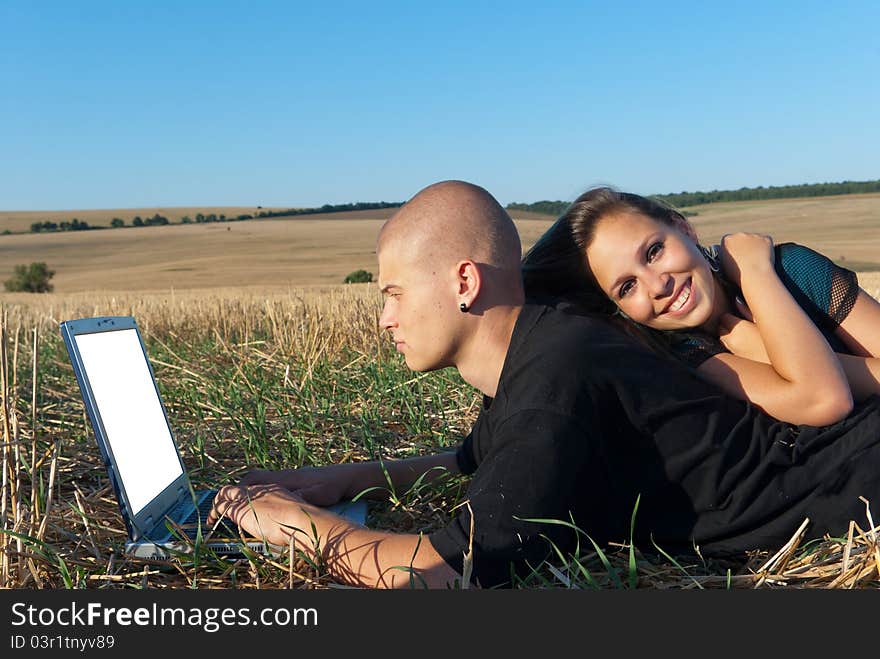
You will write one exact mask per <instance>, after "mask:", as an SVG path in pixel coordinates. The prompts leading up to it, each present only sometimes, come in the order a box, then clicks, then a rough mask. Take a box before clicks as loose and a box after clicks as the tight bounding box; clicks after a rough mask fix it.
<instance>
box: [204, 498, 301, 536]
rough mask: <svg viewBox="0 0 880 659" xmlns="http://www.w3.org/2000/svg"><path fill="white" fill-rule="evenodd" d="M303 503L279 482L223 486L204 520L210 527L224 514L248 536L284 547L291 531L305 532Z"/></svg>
mask: <svg viewBox="0 0 880 659" xmlns="http://www.w3.org/2000/svg"><path fill="white" fill-rule="evenodd" d="M304 505H305V506H307V505H308V504H306V502H305V501H304V500H303V499H302V497H300V496H298V495H297V494H296V493H294V492H291V491H290V490H286V489H285V488H283V487H281V486H280V485H251V486H241V485H227V486H225V487H222V488H220V490H219V491H218V492H217V495H216V496H215V497H214V507H213V508H212V509H211V512H210V513H209V514H208V520H207V523H208V525H209V526H213V525H214V523H215V522H217V520H219V519H220V517H221V516H226V517H227V518H229V519H230V520H232V521H233V522H235V523H236V524H237V525H238V526H239V527H240V528H241V529H242V530H243V531H245V532H247V533H248V534H250V535H251V536H253V537H255V538H259V539H260V540H265V541H266V542H268V543H269V544H273V545H280V546H286V545H287V543H288V540H289V538H290V535H291V534H292V533H293V532H294V531H295V530H297V529H299V530H302V531H303V532H308V528H309V523H308V517H307V516H306V515H305V513H304V512H303V506H304Z"/></svg>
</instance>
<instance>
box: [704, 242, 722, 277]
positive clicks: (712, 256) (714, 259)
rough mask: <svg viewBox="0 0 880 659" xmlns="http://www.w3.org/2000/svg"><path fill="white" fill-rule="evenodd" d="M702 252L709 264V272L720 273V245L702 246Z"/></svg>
mask: <svg viewBox="0 0 880 659" xmlns="http://www.w3.org/2000/svg"><path fill="white" fill-rule="evenodd" d="M700 251H701V252H702V253H703V257H704V258H705V259H706V261H708V262H709V270H711V271H712V272H718V271H719V270H720V269H721V265H720V264H719V263H718V245H712V246H711V247H704V246H703V245H700Z"/></svg>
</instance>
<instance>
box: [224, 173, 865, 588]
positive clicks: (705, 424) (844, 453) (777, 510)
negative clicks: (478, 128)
mask: <svg viewBox="0 0 880 659" xmlns="http://www.w3.org/2000/svg"><path fill="white" fill-rule="evenodd" d="M377 254H378V258H379V285H380V287H381V289H382V292H383V294H384V295H385V298H386V299H385V306H384V309H383V312H382V316H381V318H380V324H381V326H382V328H383V329H385V330H387V331H388V332H389V333H390V334H391V336H392V337H393V340H394V343H395V345H396V347H397V349H398V351H400V352H401V353H402V354H403V355H404V358H405V359H406V363H407V365H408V366H409V367H410V368H412V369H414V370H417V371H430V370H434V369H440V368H446V367H454V368H456V369H457V370H458V371H459V372H460V373H461V375H462V377H463V378H464V379H465V381H467V382H468V383H469V384H471V385H473V386H474V387H476V388H477V389H478V390H479V391H481V392H482V393H483V394H484V396H485V398H484V404H483V409H482V410H481V412H480V415H479V418H478V419H477V421H476V423H475V425H474V427H473V429H472V431H471V433H470V435H469V436H468V437H467V439H466V440H465V441H464V442H463V444H462V445H461V446H460V447H459V448H458V450H457V451H456V452H454V453H453V452H448V453H441V454H439V455H431V456H424V457H418V458H412V459H408V460H401V461H396V462H385V463H384V464H383V465H379V464H378V463H375V462H369V463H357V464H345V465H331V466H327V467H321V468H304V469H297V470H285V471H280V472H264V471H259V472H253V473H252V474H249V475H248V476H247V477H246V478H245V479H244V480H243V481H242V482H241V484H240V485H239V486H230V487H226V488H223V489H222V490H221V492H220V494H219V495H218V497H217V500H216V502H215V510H214V511H213V512H212V519H213V518H214V517H216V516H217V515H219V514H227V515H228V516H230V517H232V518H233V519H234V520H235V521H236V522H237V523H239V525H241V526H242V527H243V528H245V529H246V530H248V531H249V532H251V533H254V534H255V535H257V536H262V537H265V538H266V540H267V541H269V542H270V543H272V544H277V545H281V546H286V545H288V543H289V540H290V535H291V534H293V535H294V539H295V541H296V543H297V547H299V548H305V549H306V550H310V551H313V552H314V551H315V549H314V547H315V546H317V547H320V551H321V556H322V558H323V560H324V562H325V564H326V565H327V567H328V569H329V570H330V572H331V574H332V575H333V576H334V577H335V578H337V579H339V580H342V581H346V582H348V583H352V584H356V585H364V586H370V587H404V588H406V587H413V586H415V587H424V586H427V587H440V588H442V587H450V586H452V587H454V586H455V585H456V584H461V582H462V580H463V579H466V578H469V579H470V580H471V581H473V582H474V583H475V584H479V585H482V586H496V585H505V584H509V583H510V581H511V570H517V571H519V570H527V569H529V566H530V565H537V564H538V563H540V561H541V560H542V559H543V558H544V557H545V556H547V554H548V552H550V551H551V549H552V548H553V547H554V546H555V547H556V548H558V549H559V550H560V551H562V552H563V553H565V552H568V551H570V550H571V549H572V548H573V547H574V546H575V543H578V542H579V543H580V544H587V543H588V541H587V540H586V538H585V537H584V536H585V535H586V536H589V538H590V539H592V540H595V541H596V542H599V543H604V542H607V541H610V540H616V541H620V540H627V539H628V538H629V533H630V520H631V518H632V514H633V512H634V507H635V505H636V501H637V500H638V501H639V504H638V511H637V516H636V524H635V535H634V540H635V541H636V544H637V545H638V544H640V543H650V542H655V543H657V544H658V545H659V546H660V547H662V548H664V549H669V550H676V549H688V548H692V547H693V546H694V545H697V546H699V547H700V548H701V550H702V551H703V553H708V554H724V553H731V552H742V551H744V550H747V549H759V548H777V547H778V546H779V545H781V544H782V543H784V542H785V541H786V540H787V539H788V538H789V537H790V536H791V534H792V533H793V532H794V531H795V530H796V529H797V527H798V526H799V525H800V523H801V522H802V521H803V519H804V517H806V516H809V517H810V518H811V520H812V521H813V525H812V527H811V528H812V530H813V532H814V534H821V533H824V532H827V531H838V532H844V531H845V529H846V524H847V522H848V520H849V519H852V518H854V517H855V516H856V515H858V514H859V513H860V511H862V510H864V507H863V506H864V504H863V503H862V502H861V501H860V500H859V496H860V495H863V496H866V497H869V498H870V497H871V495H874V494H876V493H877V492H878V491H880V469H877V466H878V464H880V461H878V457H880V405H878V399H872V400H871V401H869V403H868V404H866V405H864V406H861V407H860V408H858V409H857V410H856V411H855V412H854V413H853V414H852V415H850V417H848V418H847V419H846V420H845V421H843V422H841V423H839V424H836V425H834V426H829V427H826V428H820V429H818V428H808V427H805V426H801V427H793V426H790V425H787V424H782V423H779V422H777V421H775V420H774V419H771V418H769V417H767V416H766V415H764V414H762V413H761V412H760V411H759V410H757V408H755V407H753V406H751V405H750V404H748V403H746V402H743V401H740V400H737V399H734V398H730V397H727V396H725V395H724V394H723V393H722V392H721V391H720V390H719V389H716V388H714V387H712V386H710V385H708V384H707V383H705V382H704V381H702V380H700V379H699V378H698V377H697V376H696V375H694V374H693V373H692V372H690V371H688V370H686V369H685V368H684V367H682V366H681V365H680V364H678V363H676V362H672V361H669V360H665V359H663V358H662V357H660V356H658V355H655V354H653V353H650V352H648V351H647V350H645V349H644V348H643V347H641V346H640V345H638V344H637V343H636V342H634V341H633V340H631V339H630V338H628V337H626V336H625V335H623V334H622V333H621V332H619V331H618V330H617V329H615V328H614V327H612V326H611V325H610V324H609V323H608V322H607V321H606V320H604V319H599V318H590V317H586V316H581V315H576V314H573V313H568V312H566V310H565V309H564V308H561V307H560V308H552V307H547V306H541V305H533V304H525V302H524V293H523V288H522V280H521V275H520V255H521V247H520V242H519V238H518V235H517V232H516V228H515V226H514V224H513V222H512V220H511V219H510V217H509V216H508V215H507V213H506V212H505V211H504V209H503V208H502V207H501V206H500V205H499V204H498V202H497V201H496V200H495V199H494V198H493V197H492V196H491V195H490V194H489V193H488V192H486V191H485V190H483V189H482V188H479V187H477V186H474V185H471V184H468V183H464V182H461V181H445V182H442V183H438V184H435V185H432V186H429V187H427V188H425V189H424V190H422V191H421V192H419V193H418V194H417V195H416V196H415V197H413V199H412V200H410V201H409V202H408V203H407V204H405V205H404V206H403V207H402V208H401V209H400V210H399V211H398V212H397V213H396V214H395V215H394V216H393V217H392V218H391V219H390V220H389V221H388V222H387V223H386V224H385V225H384V226H383V228H382V230H381V232H380V235H379V238H378V243H377ZM866 464H867V465H873V468H867V469H866V468H864V466H865V465H866ZM386 471H387V474H388V476H387V477H390V479H391V480H392V481H393V483H394V484H395V487H397V488H401V487H406V486H407V485H409V484H412V483H413V482H414V481H415V480H416V479H418V478H419V477H421V476H423V474H426V478H432V477H435V476H437V475H439V474H440V473H445V472H452V473H459V472H464V473H466V474H472V475H473V476H472V479H471V481H470V484H469V488H468V491H467V496H466V502H465V504H466V505H463V506H462V507H461V508H460V509H459V511H458V514H457V515H456V517H455V518H454V519H453V520H452V522H451V523H450V524H449V525H448V526H447V527H445V528H443V529H441V530H439V531H436V532H434V533H432V534H430V535H429V536H428V537H426V538H423V537H421V536H417V535H413V534H396V533H386V532H381V531H376V530H372V529H367V528H364V527H362V526H359V525H356V524H353V523H351V522H349V521H347V520H345V519H343V518H341V517H339V516H336V515H334V514H332V513H331V512H329V511H327V510H325V509H323V508H321V506H325V505H329V504H332V503H335V502H337V501H339V500H341V499H345V498H351V497H353V496H355V495H356V494H358V493H359V492H362V491H364V490H366V489H368V488H370V487H383V486H385V485H386V483H387V481H386ZM209 521H210V520H209ZM573 526H574V527H576V529H575V528H572V527H573Z"/></svg>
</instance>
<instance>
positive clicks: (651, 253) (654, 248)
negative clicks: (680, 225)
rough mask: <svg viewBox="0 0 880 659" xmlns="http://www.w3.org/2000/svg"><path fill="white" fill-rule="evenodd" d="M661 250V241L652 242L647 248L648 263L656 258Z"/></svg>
mask: <svg viewBox="0 0 880 659" xmlns="http://www.w3.org/2000/svg"><path fill="white" fill-rule="evenodd" d="M662 251H663V243H662V242H656V243H654V244H652V245H651V246H650V247H649V248H648V263H651V262H652V261H653V260H654V259H656V258H657V257H658V256H660V252H662Z"/></svg>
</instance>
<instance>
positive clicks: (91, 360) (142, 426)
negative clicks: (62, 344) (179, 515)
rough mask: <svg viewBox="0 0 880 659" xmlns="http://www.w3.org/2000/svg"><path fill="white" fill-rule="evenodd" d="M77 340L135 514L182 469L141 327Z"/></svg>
mask: <svg viewBox="0 0 880 659" xmlns="http://www.w3.org/2000/svg"><path fill="white" fill-rule="evenodd" d="M74 339H75V340H76V345H77V347H78V348H79V354H80V357H81V358H82V363H83V366H84V368H85V372H86V376H87V378H88V381H89V385H90V386H91V388H92V394H93V395H94V398H95V403H96V404H97V406H98V412H99V414H100V417H101V421H102V422H103V424H104V430H105V432H106V435H107V440H108V441H109V443H110V450H111V451H112V452H113V458H114V462H115V463H116V469H117V473H118V474H119V479H120V481H121V482H122V486H123V487H124V488H125V493H126V495H127V496H128V501H129V503H130V504H131V508H132V512H133V513H134V514H137V513H138V512H140V511H141V510H142V509H143V507H144V506H146V505H147V504H148V503H149V502H150V501H152V500H153V498H155V497H156V496H157V495H158V494H159V493H160V492H162V490H164V489H165V488H166V487H168V486H169V485H170V484H171V483H172V482H173V481H174V480H175V479H176V478H178V477H179V476H180V475H181V474H182V473H183V470H182V469H181V467H180V460H179V459H178V457H177V451H176V450H175V448H174V439H173V438H172V437H171V432H170V431H169V429H168V423H167V421H166V420H165V414H164V412H163V411H162V403H161V401H160V400H159V396H158V395H157V393H156V387H155V384H154V383H153V378H152V376H151V375H150V369H149V366H148V364H147V360H146V356H145V355H144V351H143V349H142V348H141V344H140V341H139V340H138V335H137V330H134V329H125V330H117V331H111V332H96V333H94V334H79V335H76V336H75V337H74Z"/></svg>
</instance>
